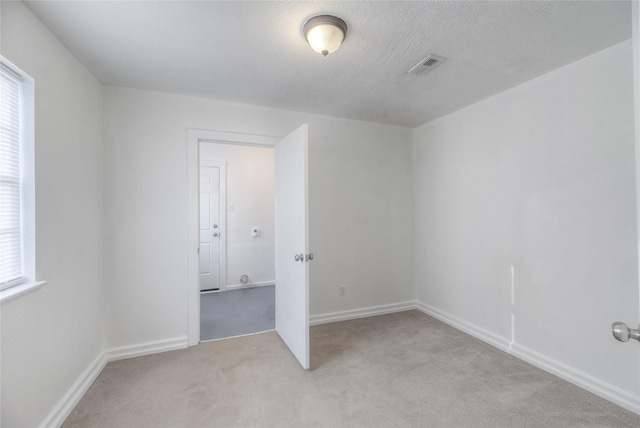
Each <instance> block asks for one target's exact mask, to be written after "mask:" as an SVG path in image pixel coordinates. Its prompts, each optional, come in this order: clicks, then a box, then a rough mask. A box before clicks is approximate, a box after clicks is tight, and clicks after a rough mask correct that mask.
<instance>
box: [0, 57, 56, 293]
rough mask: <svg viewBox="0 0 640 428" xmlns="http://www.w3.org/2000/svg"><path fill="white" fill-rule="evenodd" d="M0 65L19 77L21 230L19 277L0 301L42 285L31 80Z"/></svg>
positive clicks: (9, 65)
mask: <svg viewBox="0 0 640 428" xmlns="http://www.w3.org/2000/svg"><path fill="white" fill-rule="evenodd" d="M0 62H1V63H2V66H3V67H4V68H7V69H9V70H10V71H11V72H13V73H14V74H15V75H17V76H18V77H19V78H20V80H21V83H20V89H21V92H20V101H21V105H20V119H21V123H20V150H21V151H20V162H21V165H20V168H21V202H22V204H21V205H22V206H21V229H22V266H23V268H22V269H23V280H22V281H21V282H20V283H17V284H15V285H12V286H11V287H8V288H6V289H4V290H1V291H0V302H2V303H4V302H5V301H7V300H10V299H13V298H15V297H17V296H19V295H22V294H24V293H27V292H29V291H32V290H34V289H36V288H39V287H41V286H43V285H44V284H46V281H37V280H36V246H35V243H36V234H35V231H36V221H35V220H36V215H35V214H36V209H35V150H34V149H35V98H34V92H35V82H34V80H33V78H31V76H29V75H28V74H26V73H25V72H24V71H22V70H21V69H20V68H19V67H17V66H16V65H14V64H13V63H12V62H11V61H9V60H7V59H6V58H5V57H3V56H0Z"/></svg>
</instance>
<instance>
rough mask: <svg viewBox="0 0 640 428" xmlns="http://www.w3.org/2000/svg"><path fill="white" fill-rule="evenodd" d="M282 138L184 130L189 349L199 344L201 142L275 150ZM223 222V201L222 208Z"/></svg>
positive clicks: (191, 129) (192, 129)
mask: <svg viewBox="0 0 640 428" xmlns="http://www.w3.org/2000/svg"><path fill="white" fill-rule="evenodd" d="M280 140H282V137H272V136H267V135H253V134H239V133H235V132H223V131H211V130H206V129H194V128H188V129H187V207H188V211H187V216H188V218H187V224H188V227H187V233H188V236H187V269H188V273H187V320H188V321H187V323H188V337H189V346H194V345H197V344H198V343H199V342H200V288H199V277H200V274H199V268H198V261H199V254H198V247H199V246H200V142H208V143H218V144H233V145H239V146H254V147H274V146H275V145H276V143H278V142H279V141H280ZM221 211H224V212H225V219H226V202H225V206H224V209H223V210H221Z"/></svg>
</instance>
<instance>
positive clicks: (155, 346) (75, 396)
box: [42, 337, 188, 427]
mask: <svg viewBox="0 0 640 428" xmlns="http://www.w3.org/2000/svg"><path fill="white" fill-rule="evenodd" d="M187 346H188V344H187V338H186V337H181V338H177V339H171V340H162V341H157V342H149V343H145V344H142V345H134V346H123V347H121V348H114V349H110V350H106V351H103V352H101V353H100V355H98V356H97V357H96V359H95V360H94V361H93V362H92V363H91V364H90V365H89V367H88V368H87V369H86V370H85V371H84V372H83V373H82V374H81V375H80V377H79V378H78V380H77V381H76V382H75V383H74V384H73V386H72V387H71V388H70V389H69V391H68V392H67V393H66V394H65V396H64V397H63V398H62V400H60V402H59V403H58V405H57V406H56V407H55V408H54V410H53V411H52V412H51V413H50V414H49V416H48V417H47V419H45V421H44V422H43V423H42V426H43V427H59V426H61V425H62V424H63V423H64V421H65V419H67V417H68V416H69V414H70V413H71V411H72V410H73V409H74V407H76V405H77V404H78V402H79V401H80V399H81V398H82V396H83V395H84V394H85V393H86V392H87V390H88V389H89V387H90V386H91V384H93V382H94V381H95V380H96V378H97V377H98V375H99V374H100V372H102V370H103V369H104V367H105V366H106V365H107V363H109V362H111V361H117V360H124V359H126V358H134V357H141V356H143V355H150V354H157V353H160V352H166V351H173V350H176V349H183V348H186V347H187Z"/></svg>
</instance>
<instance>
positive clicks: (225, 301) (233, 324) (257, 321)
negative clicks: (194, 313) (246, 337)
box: [200, 285, 276, 340]
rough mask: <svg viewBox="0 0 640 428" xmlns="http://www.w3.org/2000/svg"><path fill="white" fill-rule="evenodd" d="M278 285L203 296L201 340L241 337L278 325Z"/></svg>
mask: <svg viewBox="0 0 640 428" xmlns="http://www.w3.org/2000/svg"><path fill="white" fill-rule="evenodd" d="M275 302H276V297H275V286H273V285H269V286H266V287H255V288H242V289H240V290H232V291H224V292H222V293H206V294H201V295H200V340H213V339H220V338H223V337H233V336H241V335H243V334H250V333H257V332H261V331H266V330H273V329H274V328H275V326H276V316H275Z"/></svg>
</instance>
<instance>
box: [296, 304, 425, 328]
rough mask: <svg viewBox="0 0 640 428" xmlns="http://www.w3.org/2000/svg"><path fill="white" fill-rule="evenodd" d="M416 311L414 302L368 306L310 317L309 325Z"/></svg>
mask: <svg viewBox="0 0 640 428" xmlns="http://www.w3.org/2000/svg"><path fill="white" fill-rule="evenodd" d="M412 309H417V307H416V302H415V301H413V300H412V301H408V302H400V303H392V304H390V305H380V306H370V307H368V308H361V309H351V310H348V311H339V312H329V313H326V314H319V315H311V316H310V317H309V325H312V326H313V325H320V324H327V323H331V322H338V321H347V320H353V319H357V318H367V317H374V316H376V315H385V314H392V313H394V312H403V311H410V310H412Z"/></svg>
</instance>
